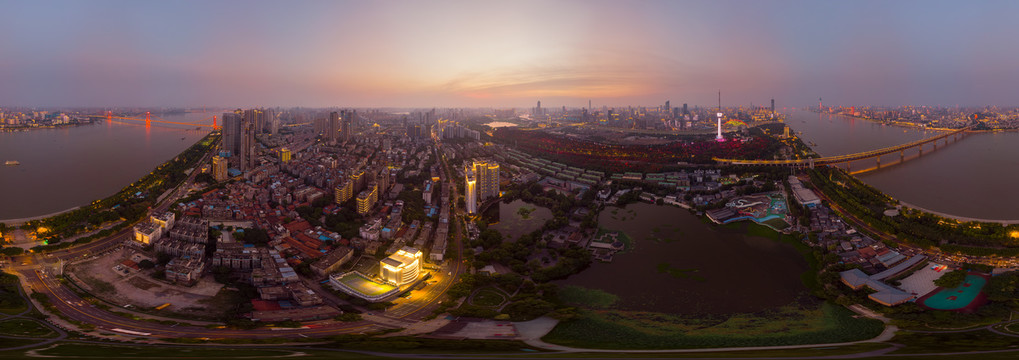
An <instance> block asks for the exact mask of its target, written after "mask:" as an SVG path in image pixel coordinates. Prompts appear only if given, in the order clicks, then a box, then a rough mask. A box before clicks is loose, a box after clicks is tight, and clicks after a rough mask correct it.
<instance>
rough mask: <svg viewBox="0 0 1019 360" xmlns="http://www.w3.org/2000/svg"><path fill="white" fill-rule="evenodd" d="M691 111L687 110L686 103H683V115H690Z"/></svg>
mask: <svg viewBox="0 0 1019 360" xmlns="http://www.w3.org/2000/svg"><path fill="white" fill-rule="evenodd" d="M689 113H690V110H688V109H687V108H686V103H683V115H686V114H689Z"/></svg>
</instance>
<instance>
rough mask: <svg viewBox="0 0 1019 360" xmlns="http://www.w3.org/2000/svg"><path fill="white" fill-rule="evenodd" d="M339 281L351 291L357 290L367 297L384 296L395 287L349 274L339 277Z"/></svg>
mask: <svg viewBox="0 0 1019 360" xmlns="http://www.w3.org/2000/svg"><path fill="white" fill-rule="evenodd" d="M339 281H340V282H341V283H343V284H344V285H347V286H349V287H350V288H351V289H354V290H357V291H358V292H360V293H362V294H365V295H368V296H379V295H382V294H385V293H387V292H389V291H392V290H393V289H396V287H395V286H392V285H389V284H380V283H377V282H374V281H371V280H369V279H366V278H365V277H363V276H361V275H358V274H356V273H349V274H347V275H344V276H343V277H340V279H339Z"/></svg>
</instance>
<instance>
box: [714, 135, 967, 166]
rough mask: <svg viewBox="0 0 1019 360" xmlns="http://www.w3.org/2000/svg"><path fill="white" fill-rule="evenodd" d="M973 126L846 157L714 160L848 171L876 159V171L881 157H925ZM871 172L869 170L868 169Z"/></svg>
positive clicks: (901, 159) (739, 163)
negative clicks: (913, 152)
mask: <svg viewBox="0 0 1019 360" xmlns="http://www.w3.org/2000/svg"><path fill="white" fill-rule="evenodd" d="M972 128H973V127H972V126H967V127H964V128H962V129H958V130H952V131H949V132H946V133H943V134H941V135H938V136H934V137H929V138H926V139H920V140H917V141H913V142H909V143H906V144H901V145H895V146H890V147H886V148H881V149H877V150H871V151H865V152H860V153H855V154H846V155H835V156H825V157H820V158H809V159H795V160H741V159H721V158H714V160H715V161H716V162H718V163H720V164H726V165H770V166H789V167H810V168H813V167H814V166H815V165H835V164H842V163H844V164H846V167H847V169H848V167H849V163H850V162H852V161H857V160H865V159H871V158H873V159H875V160H876V161H877V166H876V167H875V168H874V169H878V168H881V156H883V155H888V154H894V153H899V162H902V161H905V160H906V155H905V151H906V150H908V149H912V148H917V149H918V150H919V153H918V154H917V157H919V156H922V155H923V146H924V145H926V144H930V143H933V144H934V149H935V150H937V148H938V141H940V140H944V141H945V145H948V138H952V141H953V142H954V141H958V137H959V135H966V131H968V130H971V129H972ZM868 170H869V169H868Z"/></svg>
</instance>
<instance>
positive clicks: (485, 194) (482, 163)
mask: <svg viewBox="0 0 1019 360" xmlns="http://www.w3.org/2000/svg"><path fill="white" fill-rule="evenodd" d="M472 167H473V168H474V176H475V178H476V179H477V184H478V185H477V186H478V200H481V201H484V200H486V199H489V198H492V197H499V163H496V162H495V161H493V160H490V159H477V160H474V163H473V164H472Z"/></svg>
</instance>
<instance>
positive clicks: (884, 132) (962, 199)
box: [787, 111, 1019, 220]
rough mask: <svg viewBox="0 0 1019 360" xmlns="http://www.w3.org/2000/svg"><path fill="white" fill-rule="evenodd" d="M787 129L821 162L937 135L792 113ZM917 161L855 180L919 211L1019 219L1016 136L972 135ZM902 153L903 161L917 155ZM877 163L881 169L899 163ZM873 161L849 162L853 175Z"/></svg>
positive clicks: (887, 158) (891, 157) (1018, 137)
mask: <svg viewBox="0 0 1019 360" xmlns="http://www.w3.org/2000/svg"><path fill="white" fill-rule="evenodd" d="M787 124H788V125H789V126H790V127H791V128H792V129H793V130H794V131H796V132H797V133H799V135H800V137H801V138H802V139H803V141H804V142H807V143H808V144H811V143H812V144H813V145H811V146H812V147H813V148H814V150H815V151H816V152H817V153H818V154H821V155H823V156H830V155H840V154H849V153H855V152H861V151H866V150H874V149H878V148H882V147H887V146H893V145H898V144H903V143H907V142H910V141H913V140H918V139H921V138H926V137H931V136H935V135H937V134H939V133H940V132H938V131H934V130H923V129H916V128H906V127H899V126H892V125H881V124H879V123H876V122H873V121H868V120H862V119H856V118H852V117H846V116H839V115H827V114H817V113H812V112H806V111H796V112H793V113H791V114H790V115H789V117H788V119H787ZM943 144H944V142H939V145H938V149H937V150H936V151H931V146H930V145H927V146H925V147H924V148H925V150H924V154H923V156H922V157H919V158H915V159H913V160H907V161H905V162H903V163H901V164H897V165H892V166H883V167H882V168H881V169H878V170H875V171H869V172H865V173H862V174H859V175H857V176H858V177H859V178H860V179H861V180H863V181H864V182H865V183H867V184H869V185H871V186H874V187H875V188H877V189H880V190H881V191H883V192H884V193H886V194H888V195H890V196H892V197H894V198H896V199H899V200H901V201H903V202H905V203H908V204H912V205H915V206H917V207H920V208H923V209H929V210H932V211H936V212H940V213H944V214H948V215H953V216H959V217H967V218H974V219H986V220H1016V219H1019V206H1015V204H1019V192H1017V191H1013V188H1014V187H1015V181H1016V180H1017V179H1019V158H1016V156H1015V155H1016V154H1019V133H1017V132H998V133H973V134H969V135H966V136H965V137H963V138H960V139H959V140H958V142H957V143H951V142H950V143H949V144H948V146H943ZM916 153H917V151H916V150H907V151H906V156H907V157H909V156H911V155H916ZM898 159H899V156H898V154H892V155H886V156H884V157H882V160H881V163H882V164H889V163H892V162H894V161H898ZM874 164H875V162H874V160H864V161H859V162H854V163H853V164H852V165H851V167H852V169H853V170H854V171H855V170H858V169H864V168H870V167H873V166H874Z"/></svg>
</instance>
